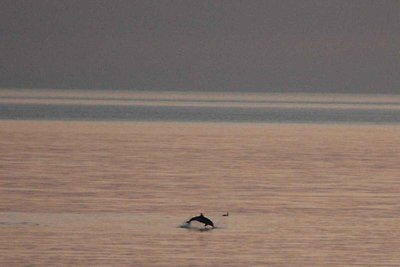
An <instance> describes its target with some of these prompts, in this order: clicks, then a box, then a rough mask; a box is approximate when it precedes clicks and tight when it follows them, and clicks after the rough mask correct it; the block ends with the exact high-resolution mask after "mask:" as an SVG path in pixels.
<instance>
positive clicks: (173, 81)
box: [0, 0, 400, 93]
mask: <svg viewBox="0 0 400 267" xmlns="http://www.w3.org/2000/svg"><path fill="white" fill-rule="evenodd" d="M399 74H400V1H398V0H395V1H384V0H379V1H378V0H377V1H370V0H359V1H355V0H351V1H349V0H345V1H322V0H318V1H299V0H293V1H283V0H277V1H199V0H195V1H162V0H160V1H148V0H143V1H83V0H68V1H54V0H50V1H48V0H32V1H18V0H10V1H9V0H2V1H0V87H3V88H26V87H28V88H81V89H86V88H88V89H89V88H111V89H135V90H188V91H189V90H198V91H215V90H217V91H219V90H224V91H265V92H369V93H400V75H399Z"/></svg>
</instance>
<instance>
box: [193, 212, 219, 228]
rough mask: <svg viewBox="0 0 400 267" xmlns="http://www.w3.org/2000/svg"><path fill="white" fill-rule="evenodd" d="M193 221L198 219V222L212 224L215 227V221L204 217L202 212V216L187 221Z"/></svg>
mask: <svg viewBox="0 0 400 267" xmlns="http://www.w3.org/2000/svg"><path fill="white" fill-rule="evenodd" d="M192 221H198V222H201V223H204V224H205V225H206V226H207V225H210V226H212V227H214V223H213V222H212V221H211V220H210V219H208V218H207V217H204V216H203V214H201V215H200V216H196V217H193V218H191V219H190V220H189V221H187V223H191V222H192Z"/></svg>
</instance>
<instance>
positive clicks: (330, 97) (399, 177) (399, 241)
mask: <svg viewBox="0 0 400 267" xmlns="http://www.w3.org/2000/svg"><path fill="white" fill-rule="evenodd" d="M200 213H203V214H204V216H206V217H207V218H209V219H211V220H212V221H213V222H214V225H215V227H214V228H212V227H210V226H207V227H205V226H204V225H203V224H201V223H200V222H192V223H190V224H188V223H187V222H186V221H187V220H188V219H190V218H191V217H194V216H198V215H199V214H200ZM224 215H229V216H224ZM0 266H300V267H301V266H400V95H354V94H278V93H269V94H267V93H224V92H146V91H135V92H133V91H117V90H115V91H112V90H108V91H104V90H103V91H102V90H99V91H93V90H50V89H46V90H37V89H35V90H33V89H31V90H29V89H26V90H21V89H18V90H17V89H14V90H13V89H8V90H6V89H3V90H0Z"/></svg>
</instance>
